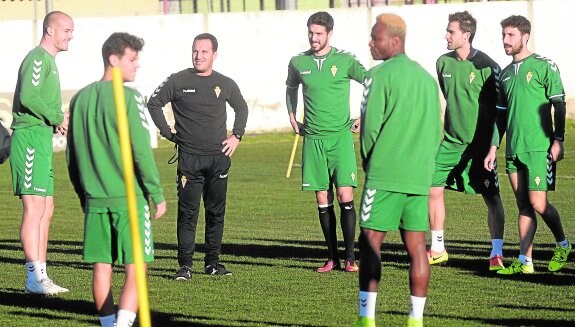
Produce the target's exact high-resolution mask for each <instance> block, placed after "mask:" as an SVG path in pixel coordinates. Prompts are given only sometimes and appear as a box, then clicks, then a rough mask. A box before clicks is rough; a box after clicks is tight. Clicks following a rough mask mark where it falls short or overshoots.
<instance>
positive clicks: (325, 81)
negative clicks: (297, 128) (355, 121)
mask: <svg viewBox="0 0 575 327" xmlns="http://www.w3.org/2000/svg"><path fill="white" fill-rule="evenodd" d="M365 73H366V70H365V68H364V67H363V65H362V64H361V63H360V62H359V61H358V60H357V58H356V57H355V56H354V55H353V54H351V53H349V52H347V51H344V50H340V49H337V48H334V47H332V48H331V50H330V51H329V52H328V53H327V54H326V55H324V56H319V57H318V56H314V55H313V53H312V51H311V50H308V51H306V52H303V53H300V54H299V55H297V56H295V57H293V58H292V59H291V60H290V63H289V66H288V77H287V81H286V85H287V87H288V88H297V87H299V84H302V85H303V92H302V93H303V100H304V121H303V123H304V126H305V136H306V137H310V138H316V139H321V138H326V137H332V136H334V135H337V134H339V133H341V132H343V131H344V130H349V128H350V127H351V122H350V115H349V89H350V80H355V81H357V82H359V83H363V81H364V79H365Z"/></svg>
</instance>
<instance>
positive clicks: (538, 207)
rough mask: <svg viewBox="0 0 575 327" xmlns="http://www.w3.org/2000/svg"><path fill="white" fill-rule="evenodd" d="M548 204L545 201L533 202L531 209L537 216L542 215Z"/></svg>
mask: <svg viewBox="0 0 575 327" xmlns="http://www.w3.org/2000/svg"><path fill="white" fill-rule="evenodd" d="M548 204H549V202H547V201H533V202H532V203H531V206H532V207H533V210H535V211H537V213H538V214H540V215H543V214H545V211H546V210H547V207H548Z"/></svg>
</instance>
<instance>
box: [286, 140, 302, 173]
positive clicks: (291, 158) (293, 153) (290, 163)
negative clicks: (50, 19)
mask: <svg viewBox="0 0 575 327" xmlns="http://www.w3.org/2000/svg"><path fill="white" fill-rule="evenodd" d="M298 141H299V134H296V135H295V140H293V146H292V148H291V156H290V157H289V163H288V169H287V173H286V178H289V177H290V176H291V167H292V165H293V159H294V158H295V150H296V149H297V142H298Z"/></svg>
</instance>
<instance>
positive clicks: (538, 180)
mask: <svg viewBox="0 0 575 327" xmlns="http://www.w3.org/2000/svg"><path fill="white" fill-rule="evenodd" d="M539 183H541V178H539V176H537V177H535V185H537V186H539Z"/></svg>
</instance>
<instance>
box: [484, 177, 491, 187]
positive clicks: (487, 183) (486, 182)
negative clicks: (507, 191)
mask: <svg viewBox="0 0 575 327" xmlns="http://www.w3.org/2000/svg"><path fill="white" fill-rule="evenodd" d="M483 184H485V188H489V184H490V183H489V180H488V179H486V180H484V181H483Z"/></svg>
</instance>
